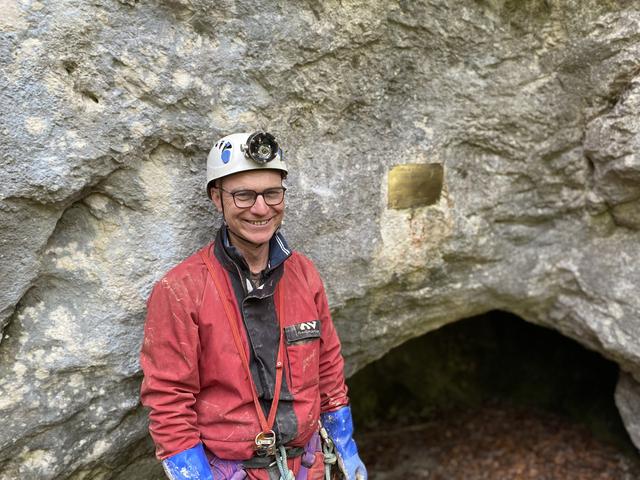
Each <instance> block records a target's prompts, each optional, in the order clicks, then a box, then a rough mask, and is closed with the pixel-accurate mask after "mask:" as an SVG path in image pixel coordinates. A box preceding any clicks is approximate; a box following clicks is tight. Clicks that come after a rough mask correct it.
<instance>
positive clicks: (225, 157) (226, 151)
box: [220, 142, 231, 163]
mask: <svg viewBox="0 0 640 480" xmlns="http://www.w3.org/2000/svg"><path fill="white" fill-rule="evenodd" d="M220 158H222V163H229V160H231V142H227V143H225V145H224V148H223V149H222V153H221V154H220Z"/></svg>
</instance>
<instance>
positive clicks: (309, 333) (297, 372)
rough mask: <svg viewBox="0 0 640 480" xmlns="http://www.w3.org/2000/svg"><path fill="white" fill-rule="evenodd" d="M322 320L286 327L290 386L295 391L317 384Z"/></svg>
mask: <svg viewBox="0 0 640 480" xmlns="http://www.w3.org/2000/svg"><path fill="white" fill-rule="evenodd" d="M320 331H321V330H320V320H311V321H308V322H302V323H298V324H296V325H290V326H288V327H285V329H284V333H285V344H286V346H287V358H288V361H289V384H290V385H289V386H290V388H291V390H292V392H293V393H295V392H299V391H300V390H303V389H305V388H307V387H311V386H313V385H317V384H318V381H319V380H320V378H319V371H320Z"/></svg>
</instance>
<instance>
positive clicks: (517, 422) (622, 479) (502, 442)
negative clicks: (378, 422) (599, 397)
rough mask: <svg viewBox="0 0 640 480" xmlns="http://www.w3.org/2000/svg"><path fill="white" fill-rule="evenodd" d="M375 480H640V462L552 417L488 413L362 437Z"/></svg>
mask: <svg viewBox="0 0 640 480" xmlns="http://www.w3.org/2000/svg"><path fill="white" fill-rule="evenodd" d="M357 440H358V446H359V450H360V452H361V456H362V458H363V460H364V461H365V464H366V465H367V468H368V470H369V478H370V479H371V480H391V479H408V478H411V479H429V480H596V479H597V480H638V479H640V455H638V454H637V453H634V452H633V450H631V449H629V450H628V451H626V450H624V449H623V448H621V447H616V446H614V445H612V444H609V443H606V442H603V441H600V440H598V439H596V438H594V437H593V435H592V434H591V433H590V432H589V431H588V430H586V429H585V428H583V427H581V426H576V425H574V424H572V423H570V422H569V421H567V420H566V419H564V418H560V417H557V416H554V415H550V414H547V413H541V412H534V411H530V410H524V409H518V408H514V407H507V406H504V405H502V406H498V405H489V406H484V407H481V408H479V409H476V410H468V411H462V412H456V413H452V412H449V413H448V414H446V415H442V416H441V417H440V418H438V419H434V420H431V421H428V422H425V423H421V424H415V425H411V426H406V427H402V428H395V429H390V428H386V429H382V428H381V429H377V430H376V431H363V432H361V434H360V435H358V436H357Z"/></svg>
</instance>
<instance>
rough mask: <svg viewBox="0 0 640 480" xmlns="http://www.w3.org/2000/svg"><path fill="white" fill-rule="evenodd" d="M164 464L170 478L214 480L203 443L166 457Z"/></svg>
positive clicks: (176, 479)
mask: <svg viewBox="0 0 640 480" xmlns="http://www.w3.org/2000/svg"><path fill="white" fill-rule="evenodd" d="M162 466H163V467H164V472H165V473H166V474H167V477H169V479H170V480H213V476H212V475H211V467H209V461H208V460H207V456H206V455H205V453H204V447H203V446H202V444H201V443H199V444H197V445H196V446H195V447H192V448H189V449H188V450H184V451H182V452H180V453H176V454H175V455H172V456H170V457H169V458H165V459H164V460H163V461H162Z"/></svg>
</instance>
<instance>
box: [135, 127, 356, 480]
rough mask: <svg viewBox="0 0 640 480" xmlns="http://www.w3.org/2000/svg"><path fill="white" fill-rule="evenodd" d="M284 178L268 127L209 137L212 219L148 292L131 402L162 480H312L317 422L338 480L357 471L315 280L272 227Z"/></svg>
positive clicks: (317, 468)
mask: <svg viewBox="0 0 640 480" xmlns="http://www.w3.org/2000/svg"><path fill="white" fill-rule="evenodd" d="M286 175H287V167H286V165H285V163H284V161H283V158H282V150H281V149H280V148H279V146H278V143H277V142H276V140H275V138H274V137H273V136H272V135H270V134H268V133H264V132H256V133H254V134H248V133H238V134H233V135H229V136H226V137H224V138H222V139H221V140H219V141H218V142H216V144H215V145H214V147H213V148H212V149H211V152H210V153H209V157H208V159H207V193H208V195H209V197H210V198H211V200H212V201H213V203H214V205H215V207H216V209H217V210H218V211H219V212H220V213H221V214H222V215H223V218H224V223H223V225H222V227H221V228H220V230H219V231H218V233H217V235H216V238H215V240H214V242H213V243H212V244H210V245H207V246H206V247H205V248H203V249H202V250H200V251H199V252H197V253H196V254H195V255H192V256H191V257H189V258H187V259H186V260H184V261H183V262H182V263H180V264H179V265H177V266H176V267H174V268H173V269H172V270H171V271H169V273H167V274H166V275H165V276H164V277H163V278H162V279H161V280H160V281H159V282H158V283H157V284H156V286H155V287H154V289H153V291H152V293H151V296H150V297H149V301H148V305H147V306H148V311H147V320H146V323H145V336H144V343H143V347H142V352H141V364H142V368H143V371H144V381H143V384H142V391H141V398H142V402H143V404H144V405H146V406H147V407H149V408H150V413H149V420H150V425H149V430H150V432H151V436H152V438H153V440H154V442H155V444H156V455H157V456H158V458H159V459H160V460H162V463H163V466H164V468H165V472H166V473H167V476H168V477H169V478H170V479H172V480H186V479H214V480H218V479H233V480H240V479H243V478H249V479H260V480H278V479H280V480H292V479H293V478H295V479H296V480H315V479H317V480H320V479H323V478H325V461H324V457H323V454H322V448H321V439H320V435H319V420H321V421H322V425H323V427H324V429H326V431H327V432H328V434H329V435H328V437H329V438H330V439H331V440H332V442H325V445H324V446H325V448H330V447H331V446H332V445H333V446H335V449H336V453H337V457H338V458H337V460H338V461H337V463H338V465H339V468H340V472H341V473H342V475H343V477H344V478H346V479H348V480H356V479H365V480H366V478H367V473H366V468H365V466H364V464H363V463H362V462H361V460H360V457H359V455H358V451H357V448H356V445H355V442H354V441H353V438H352V433H353V424H352V420H351V411H350V407H349V406H348V397H347V388H346V385H345V382H344V374H343V366H344V365H343V359H342V356H341V354H340V342H339V340H338V336H337V334H336V331H335V329H334V326H333V322H332V321H331V316H330V313H329V307H328V304H327V299H326V295H325V292H324V287H323V285H322V281H321V279H320V277H319V275H318V272H317V271H316V269H315V267H314V266H313V264H312V262H311V261H310V260H309V259H307V258H306V257H304V256H303V255H301V254H299V253H297V252H292V251H291V250H290V248H289V246H288V245H287V242H286V241H285V239H284V237H283V235H282V233H281V232H280V231H279V229H280V225H281V223H282V219H283V217H284V210H285V191H286V188H285V187H284V186H283V183H282V182H283V179H284V178H285V177H286ZM323 433H324V431H323ZM327 460H331V457H330V456H328V457H327Z"/></svg>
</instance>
